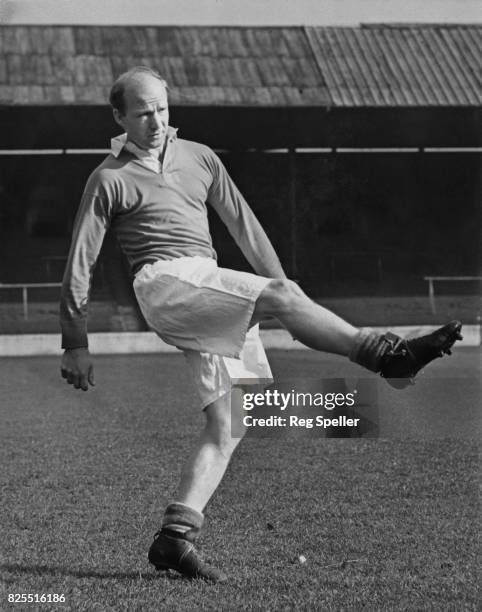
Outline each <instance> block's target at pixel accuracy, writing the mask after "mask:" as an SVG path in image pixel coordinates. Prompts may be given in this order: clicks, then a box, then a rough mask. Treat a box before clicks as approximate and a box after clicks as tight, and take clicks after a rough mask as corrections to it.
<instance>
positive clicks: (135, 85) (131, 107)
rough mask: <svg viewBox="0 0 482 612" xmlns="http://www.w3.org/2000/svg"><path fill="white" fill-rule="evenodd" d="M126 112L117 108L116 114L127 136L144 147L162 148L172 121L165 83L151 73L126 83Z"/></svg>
mask: <svg viewBox="0 0 482 612" xmlns="http://www.w3.org/2000/svg"><path fill="white" fill-rule="evenodd" d="M124 101H125V114H123V115H122V114H121V113H120V112H119V111H118V110H117V109H114V118H115V120H116V121H117V123H118V124H119V125H121V126H122V127H123V128H124V130H125V131H126V133H127V138H128V139H129V140H131V141H132V142H134V143H135V144H136V145H137V146H138V147H140V148H141V149H159V148H162V147H163V146H164V141H165V138H166V134H167V128H168V125H169V108H168V105H167V92H166V88H165V87H164V85H163V84H162V83H161V81H159V80H158V79H156V78H155V77H153V76H151V75H149V74H139V75H136V77H135V78H132V80H131V81H130V82H129V83H128V84H127V85H126V88H125V91H124Z"/></svg>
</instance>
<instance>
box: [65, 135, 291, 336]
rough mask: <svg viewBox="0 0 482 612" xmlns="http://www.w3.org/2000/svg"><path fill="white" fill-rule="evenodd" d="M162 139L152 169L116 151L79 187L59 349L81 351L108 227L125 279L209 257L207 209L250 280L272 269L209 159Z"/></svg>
mask: <svg viewBox="0 0 482 612" xmlns="http://www.w3.org/2000/svg"><path fill="white" fill-rule="evenodd" d="M167 139H168V140H167V146H166V150H165V153H164V159H163V162H162V164H159V168H158V169H156V168H155V167H154V166H153V165H152V163H151V164H146V163H145V161H144V160H142V159H140V158H139V157H138V156H136V155H135V154H134V153H132V152H130V151H129V150H128V147H123V148H120V151H114V150H113V152H112V153H111V154H110V155H108V156H107V158H106V159H105V160H104V161H103V162H102V163H101V164H100V166H98V167H97V168H96V169H95V170H94V172H93V173H92V174H91V176H90V177H89V179H88V181H87V185H86V187H85V190H84V193H83V196H82V200H81V203H80V207H79V210H78V212H77V216H76V220H75V224H74V231H73V237H72V245H71V248H70V253H69V257H68V261H67V265H66V269H65V274H64V279H63V286H62V292H61V303H60V321H61V328H62V347H63V348H76V347H81V346H87V344H88V342H87V307H88V296H89V291H90V284H91V278H92V273H93V270H94V266H95V263H96V261H97V257H98V255H99V251H100V248H101V246H102V242H103V240H104V236H105V233H106V231H107V229H108V228H109V227H112V229H113V230H114V231H115V233H116V235H117V238H118V240H119V243H120V246H121V248H122V249H123V251H124V253H125V254H126V255H127V258H128V260H129V263H130V266H131V269H132V272H133V274H135V273H136V272H137V271H138V270H140V269H141V268H142V266H143V265H145V264H146V263H152V262H153V261H156V260H159V259H174V258H176V257H192V256H195V255H199V256H203V257H211V258H216V253H215V251H214V249H213V245H212V239H211V235H210V232H209V226H208V217H207V208H206V203H207V202H208V203H209V204H210V205H212V207H213V208H214V209H215V210H216V211H217V213H218V214H219V216H220V217H221V219H222V220H223V221H224V223H225V224H226V226H227V228H228V230H229V232H230V233H231V235H232V236H233V238H234V239H235V241H236V242H237V244H238V245H239V247H240V248H241V250H242V252H243V253H244V255H245V257H246V258H247V260H248V261H249V263H250V264H251V265H252V266H253V268H254V269H255V270H256V272H257V273H258V274H263V275H266V276H272V275H273V271H274V270H276V271H277V270H278V269H280V266H279V261H278V259H277V257H276V254H275V252H274V250H273V248H272V246H271V244H270V242H269V239H268V238H267V236H266V234H265V232H264V230H263V229H262V227H261V225H260V224H259V222H258V220H257V219H256V217H255V215H254V213H253V212H252V210H251V209H250V208H249V206H248V204H247V203H246V201H245V199H244V198H243V196H242V195H241V193H240V192H239V190H238V189H237V187H236V186H235V184H234V182H233V181H232V180H231V178H230V177H229V175H228V173H227V171H226V169H225V168H224V166H223V164H222V163H221V161H220V159H219V158H218V157H217V155H216V154H215V153H214V152H213V151H212V150H211V149H210V148H209V147H207V146H205V145H202V144H198V143H195V142H191V141H187V140H183V139H180V138H177V136H176V132H175V130H173V129H172V128H169V131H168V135H167ZM151 161H152V160H151ZM158 170H159V171H158Z"/></svg>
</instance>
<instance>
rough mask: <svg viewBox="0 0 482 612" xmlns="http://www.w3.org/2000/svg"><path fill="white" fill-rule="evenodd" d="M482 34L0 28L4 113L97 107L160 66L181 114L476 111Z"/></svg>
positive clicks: (460, 28) (450, 30) (427, 28)
mask: <svg viewBox="0 0 482 612" xmlns="http://www.w3.org/2000/svg"><path fill="white" fill-rule="evenodd" d="M481 34H482V25H457V24H441V25H423V24H405V25H404V24H380V25H369V26H363V25H362V26H360V27H356V28H352V27H174V26H169V27H167V26H164V27H147V26H133V27H128V26H111V27H104V26H27V25H25V26H18V25H15V26H13V25H3V26H0V104H3V105H103V104H105V103H106V100H107V96H108V91H109V88H110V85H111V83H112V81H113V80H114V78H115V77H116V76H117V75H119V74H120V73H121V72H123V71H124V70H126V69H127V68H129V67H132V66H134V65H138V64H144V65H149V66H152V67H155V68H157V69H158V70H159V71H160V72H161V73H162V74H163V76H164V77H165V78H166V80H167V81H168V83H169V85H170V102H171V105H177V106H210V105H220V106H257V107H260V106H262V107H273V106H274V107H286V106H323V107H367V106H368V107H417V106H424V107H427V106H428V107H430V106H436V107H447V106H476V105H479V104H480V102H481V94H480V92H481V83H480V59H479V49H480V45H481V42H482V36H481Z"/></svg>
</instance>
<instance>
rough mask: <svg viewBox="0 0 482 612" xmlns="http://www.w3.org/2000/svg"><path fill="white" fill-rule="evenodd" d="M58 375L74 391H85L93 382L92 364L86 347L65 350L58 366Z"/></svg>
mask: <svg viewBox="0 0 482 612" xmlns="http://www.w3.org/2000/svg"><path fill="white" fill-rule="evenodd" d="M60 373H61V374H62V378H65V379H66V380H67V382H68V383H69V385H74V387H75V389H82V391H87V389H88V388H89V384H90V385H91V386H94V385H95V382H94V364H93V363H92V359H91V356H90V353H89V349H88V348H87V347H81V348H74V349H66V351H65V352H64V354H63V356H62V362H61V364H60Z"/></svg>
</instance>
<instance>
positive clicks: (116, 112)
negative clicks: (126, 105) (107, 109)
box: [112, 108, 124, 128]
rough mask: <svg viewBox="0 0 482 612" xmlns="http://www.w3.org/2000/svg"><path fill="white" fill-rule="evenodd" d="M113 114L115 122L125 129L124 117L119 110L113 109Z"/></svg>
mask: <svg viewBox="0 0 482 612" xmlns="http://www.w3.org/2000/svg"><path fill="white" fill-rule="evenodd" d="M112 114H113V115H114V121H115V122H116V123H118V124H119V125H120V126H121V127H122V128H123V127H124V123H123V120H122V118H123V115H121V114H120V112H119V110H118V109H117V108H113V109H112Z"/></svg>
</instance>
